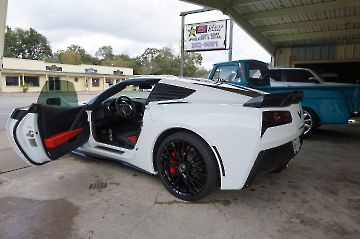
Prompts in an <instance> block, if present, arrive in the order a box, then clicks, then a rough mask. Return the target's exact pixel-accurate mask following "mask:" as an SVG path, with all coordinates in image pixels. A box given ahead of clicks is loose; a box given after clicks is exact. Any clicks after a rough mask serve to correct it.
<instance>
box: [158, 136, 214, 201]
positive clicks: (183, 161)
mask: <svg viewBox="0 0 360 239" xmlns="http://www.w3.org/2000/svg"><path fill="white" fill-rule="evenodd" d="M160 157H161V174H162V175H161V176H162V178H163V179H164V180H165V182H166V184H167V185H168V186H169V187H170V188H171V189H172V190H173V191H175V192H176V193H177V194H181V195H184V196H191V195H195V194H197V193H199V192H201V191H202V190H203V188H204V186H205V183H206V180H207V169H206V163H205V160H204V159H203V157H202V156H201V154H200V153H199V152H198V150H197V149H196V148H195V147H194V146H193V145H192V144H190V143H187V142H185V141H181V140H177V141H171V142H169V143H168V144H167V145H165V147H164V148H163V151H162V152H161V155H160Z"/></svg>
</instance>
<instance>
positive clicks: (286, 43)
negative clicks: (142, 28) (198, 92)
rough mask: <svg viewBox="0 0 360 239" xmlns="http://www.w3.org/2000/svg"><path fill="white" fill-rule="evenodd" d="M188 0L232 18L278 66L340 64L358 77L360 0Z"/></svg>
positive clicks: (323, 68) (326, 67) (320, 68)
mask: <svg viewBox="0 0 360 239" xmlns="http://www.w3.org/2000/svg"><path fill="white" fill-rule="evenodd" d="M186 2H190V3H195V4H199V5H202V6H206V7H211V8H215V9H218V10H220V11H222V12H224V13H225V14H227V15H229V16H230V17H232V18H233V19H234V20H235V21H236V22H237V23H238V25H239V26H240V27H241V28H243V29H244V30H245V31H246V32H247V33H248V34H249V35H250V36H251V37H253V38H254V39H255V40H256V41H257V42H258V43H259V44H260V45H262V46H263V47H264V48H265V49H266V50H267V51H268V52H269V53H270V54H271V55H272V63H273V65H274V66H284V67H292V66H303V67H308V68H316V70H317V71H320V73H329V72H326V71H328V70H329V69H331V70H334V69H335V70H336V69H337V68H338V69H337V70H338V71H341V72H342V73H345V74H346V73H348V74H347V75H346V76H344V77H348V76H349V75H351V76H354V75H356V76H357V77H358V79H360V70H359V69H360V0H291V1H290V0H186ZM234 44H237V43H236V39H234ZM254 57H256V56H254ZM354 69H355V71H354ZM349 71H351V74H349ZM330 73H331V72H330Z"/></svg>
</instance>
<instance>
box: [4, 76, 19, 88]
mask: <svg viewBox="0 0 360 239" xmlns="http://www.w3.org/2000/svg"><path fill="white" fill-rule="evenodd" d="M5 80H6V85H7V86H19V77H17V76H6V78H5Z"/></svg>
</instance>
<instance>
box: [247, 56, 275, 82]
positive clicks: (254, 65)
mask: <svg viewBox="0 0 360 239" xmlns="http://www.w3.org/2000/svg"><path fill="white" fill-rule="evenodd" d="M248 84H249V86H253V87H255V86H264V85H268V84H270V78H269V69H268V67H267V65H265V64H264V63H259V62H250V63H249V79H248Z"/></svg>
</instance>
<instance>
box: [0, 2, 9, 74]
mask: <svg viewBox="0 0 360 239" xmlns="http://www.w3.org/2000/svg"><path fill="white" fill-rule="evenodd" d="M7 6H8V0H0V71H1V69H2V58H3V54H4V42H5V29H6V15H7Z"/></svg>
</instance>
